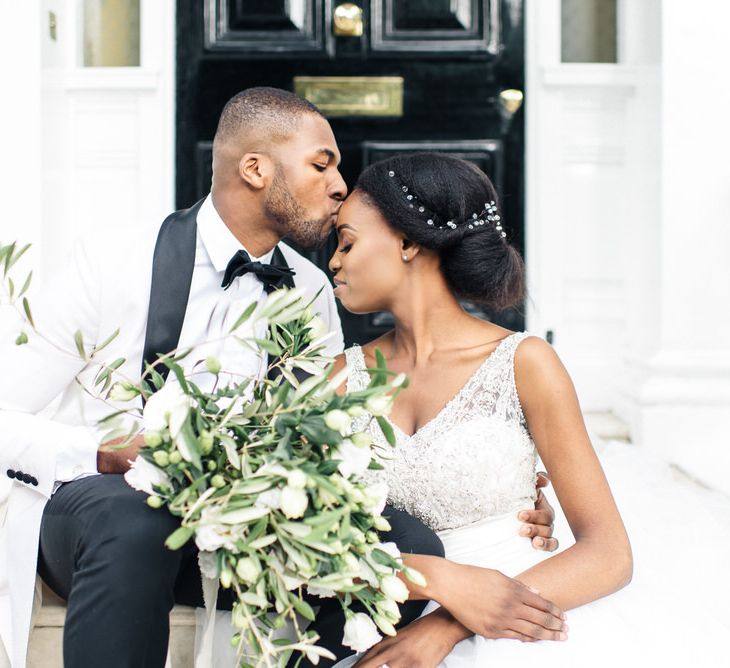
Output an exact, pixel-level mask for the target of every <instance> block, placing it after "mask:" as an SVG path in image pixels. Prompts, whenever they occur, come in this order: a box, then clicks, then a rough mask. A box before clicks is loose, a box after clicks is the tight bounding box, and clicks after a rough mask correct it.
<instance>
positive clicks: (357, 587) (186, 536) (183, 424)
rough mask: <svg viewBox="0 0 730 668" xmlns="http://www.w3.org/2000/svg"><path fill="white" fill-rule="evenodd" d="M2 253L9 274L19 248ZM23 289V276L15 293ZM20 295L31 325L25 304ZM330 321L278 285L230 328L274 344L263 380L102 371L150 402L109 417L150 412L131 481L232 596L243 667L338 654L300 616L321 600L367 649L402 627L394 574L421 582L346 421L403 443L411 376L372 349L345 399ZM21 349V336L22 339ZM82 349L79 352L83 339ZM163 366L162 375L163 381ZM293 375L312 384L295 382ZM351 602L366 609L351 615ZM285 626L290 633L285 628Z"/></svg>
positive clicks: (111, 385) (369, 455)
mask: <svg viewBox="0 0 730 668" xmlns="http://www.w3.org/2000/svg"><path fill="white" fill-rule="evenodd" d="M4 249H8V247H0V260H3V259H4V260H5V266H6V274H7V270H8V269H9V267H8V265H11V263H13V260H14V259H15V256H16V254H17V253H16V251H15V249H14V248H13V249H8V250H4ZM15 261H17V260H15ZM28 282H29V281H28ZM26 290H27V282H26V284H24V285H23V288H22V290H21V291H20V294H22V293H25V291H26ZM9 292H10V293H11V295H10V297H11V301H12V300H13V299H14V298H17V297H18V294H17V293H16V291H15V288H14V286H13V285H12V283H11V284H10V290H9ZM22 304H23V312H24V313H25V318H26V322H28V324H30V326H31V327H32V328H33V329H35V325H34V323H33V319H32V315H31V313H30V305H29V304H28V302H27V299H25V298H23V302H22ZM247 322H248V323H249V325H251V327H249V329H248V330H247V331H257V330H258V331H261V329H262V324H263V323H265V325H266V327H265V328H264V329H265V330H266V335H265V336H264V337H263V338H253V337H250V336H249V337H242V336H239V335H238V332H239V331H241V327H242V325H243V324H244V323H247ZM323 329H324V327H323V323H322V322H321V320H319V318H318V317H317V316H314V315H313V314H312V312H311V308H310V303H309V302H307V301H306V300H305V298H304V296H303V293H302V291H300V290H298V289H293V290H286V289H283V290H278V291H276V292H274V293H272V294H271V295H269V296H268V297H267V298H266V299H265V300H262V301H261V302H260V303H258V304H251V305H250V306H249V307H248V308H247V309H246V310H245V311H244V312H243V313H242V314H241V316H240V317H239V318H238V320H237V321H236V322H235V324H234V326H233V327H232V328H231V331H230V334H229V336H231V337H233V338H234V339H236V340H237V341H238V342H239V343H240V344H241V345H245V346H249V347H251V348H252V349H253V350H254V351H257V352H258V353H261V352H262V351H265V352H266V353H268V355H269V359H270V360H272V362H271V363H270V367H269V373H268V374H267V375H266V377H264V378H262V379H246V380H244V381H243V382H239V383H234V382H225V381H224V380H222V379H223V377H224V376H223V374H222V373H221V365H220V363H219V362H218V361H217V360H216V359H214V358H210V357H209V358H207V359H206V360H205V366H206V369H207V373H209V374H212V376H213V377H215V379H216V383H215V384H214V385H213V388H214V389H213V390H211V391H203V390H201V389H200V388H199V387H198V386H197V385H196V384H195V383H194V382H193V380H192V378H191V377H189V376H188V377H186V375H185V373H184V371H183V368H182V366H181V364H180V362H181V361H182V360H183V359H184V358H185V357H186V356H187V355H190V354H193V353H194V349H192V350H190V349H188V350H181V351H174V352H172V353H170V354H169V355H167V356H165V357H163V358H161V359H160V360H159V361H158V363H156V364H155V365H154V366H150V367H149V368H148V371H147V373H146V374H145V377H144V378H143V379H142V381H140V382H139V383H133V382H130V381H129V380H118V381H116V382H115V380H114V378H115V372H116V369H118V368H119V366H121V363H120V360H115V361H113V362H111V363H110V364H101V365H100V369H99V373H98V374H97V377H96V383H97V386H98V388H101V391H102V393H103V394H104V395H105V396H106V397H107V398H108V399H109V400H111V401H113V402H115V403H117V404H119V403H120V402H121V403H123V402H132V401H135V400H137V399H138V397H139V396H141V397H142V398H143V399H145V403H144V409H143V411H142V414H141V416H140V415H139V408H136V407H130V408H129V409H126V410H125V409H122V410H117V411H115V412H114V413H113V414H112V415H110V416H109V418H108V422H109V424H113V423H114V422H115V421H118V420H119V418H120V417H124V416H132V417H133V418H135V417H136V418H138V419H140V418H141V423H142V428H143V433H144V440H145V446H144V447H143V448H142V449H141V450H140V452H139V455H138V457H137V459H136V460H135V461H134V462H133V463H132V468H131V469H130V471H129V472H128V473H127V474H126V476H125V477H126V479H127V481H128V482H129V484H130V485H132V486H133V487H135V488H137V489H140V490H142V491H144V492H146V493H147V494H148V495H149V496H148V498H147V503H148V504H149V505H150V506H151V507H152V508H160V509H162V508H163V507H166V508H167V511H169V512H171V513H172V514H173V515H175V516H178V517H180V518H181V525H180V527H179V528H178V529H177V530H176V531H175V532H174V533H172V534H171V535H170V536H169V537H168V539H167V541H166V545H167V547H168V548H170V549H173V550H174V549H179V548H181V547H182V546H183V545H185V544H186V543H187V542H188V541H190V540H194V541H195V543H196V545H197V547H198V549H199V551H200V552H199V562H200V567H201V572H202V574H203V575H204V576H205V577H206V578H210V579H214V580H215V579H217V581H218V582H219V583H220V585H221V586H222V587H224V588H226V589H232V590H233V591H234V592H235V603H234V606H233V610H232V622H233V625H234V627H235V629H236V633H235V635H234V636H233V638H232V642H233V644H234V646H236V647H237V648H238V652H239V657H240V659H241V665H242V666H249V665H253V664H255V665H268V666H272V665H278V666H284V665H286V662H287V660H288V658H289V656H290V655H291V653H292V652H294V651H298V652H301V653H302V654H304V655H306V656H307V658H308V659H309V660H310V661H312V662H313V663H317V662H318V661H319V657H320V656H328V657H330V658H334V657H332V655H331V654H330V653H329V652H328V651H327V650H325V649H324V648H321V647H318V646H317V645H316V642H317V640H318V637H317V636H316V634H314V633H313V632H311V631H310V632H308V631H307V630H306V629H305V628H303V626H304V624H303V623H302V620H309V621H311V620H313V619H314V616H315V611H314V609H313V607H312V600H313V597H337V599H339V601H340V603H341V605H342V606H343V608H344V610H345V616H346V619H347V621H346V625H345V629H344V640H343V642H344V643H345V644H347V645H349V646H350V647H352V648H353V649H355V650H357V651H363V650H365V649H367V648H368V647H370V646H372V645H373V644H375V643H376V642H377V641H378V640H380V637H381V636H380V634H379V633H378V629H380V631H382V632H383V633H385V634H388V635H393V634H395V628H394V624H395V623H397V621H398V620H399V617H400V613H399V610H398V606H397V603H398V602H402V601H404V600H405V599H406V598H407V596H408V592H407V588H406V586H405V584H404V583H403V582H402V581H401V580H400V579H399V578H398V576H397V573H398V572H400V571H403V572H404V574H405V575H406V576H407V577H409V578H410V579H413V580H415V581H422V577H421V576H420V575H419V574H418V573H417V572H415V571H412V570H411V569H408V568H406V567H404V565H403V564H402V561H401V560H400V554H399V552H398V550H397V548H396V547H395V545H394V544H392V543H385V544H383V543H381V542H380V540H379V538H378V533H377V532H378V531H387V530H388V529H389V528H390V527H389V524H388V522H387V520H386V519H385V518H384V517H383V516H382V515H381V513H382V511H383V508H384V505H385V498H386V495H387V488H386V487H385V485H384V484H382V483H375V484H373V483H368V482H367V481H366V479H365V477H364V476H363V474H364V473H365V471H366V470H367V469H368V468H370V469H377V468H379V464H378V463H377V461H376V460H375V459H374V454H375V453H374V444H373V443H372V442H371V439H370V437H369V436H368V434H367V433H366V432H364V431H354V430H353V418H355V417H359V416H361V415H364V414H366V413H367V414H369V415H371V416H373V418H372V419H375V420H377V421H378V422H379V424H380V426H381V428H382V429H383V432H384V433H385V435H386V437H387V439H388V440H389V441H390V442H391V445H392V444H393V443H394V437H393V432H392V429H391V427H390V425H389V424H388V422H387V421H386V420H385V418H384V415H385V414H386V413H387V412H388V410H389V408H390V405H391V404H392V400H393V397H394V396H395V394H396V393H397V392H398V391H399V389H400V388H401V387H403V386H404V383H405V377H404V376H402V375H400V376H396V377H395V378H393V374H391V373H390V372H389V371H388V370H387V368H386V365H385V360H384V359H383V358H382V356H379V357H378V360H377V369H376V370H374V373H373V375H372V382H371V383H370V385H369V387H368V388H367V389H365V390H363V391H360V392H355V393H349V394H347V395H345V396H338V395H337V394H336V391H335V390H336V388H337V387H338V386H339V385H340V384H341V382H343V380H344V378H345V375H346V370H345V371H343V372H341V373H340V374H338V375H337V376H336V377H334V378H332V379H328V376H327V373H326V370H325V369H323V365H325V364H326V362H327V358H325V357H323V356H322V350H323V343H324V341H325V340H326V338H327V334H326V332H324V331H322V330H323ZM26 342H27V335H26V334H22V335H21V336H19V337H18V339H17V341H16V343H17V344H18V345H22V344H24V343H26ZM105 343H106V342H105ZM76 345H77V350H78V353H79V354H81V355H84V354H85V353H84V350H85V348H84V345H83V341H81V342H80V341H78V336H77V341H76ZM103 345H105V344H102V346H99V347H98V348H97V350H100V349H101V347H103ZM121 362H123V360H121ZM159 364H164V365H165V366H166V367H167V368H168V369H169V375H170V378H171V380H169V381H168V382H165V380H164V379H163V377H162V375H161V374H160V373H159V368H160V367H159V366H158V365H159ZM155 367H157V368H155ZM272 370H276V372H277V373H271V371H272ZM299 370H301V371H304V372H306V373H307V374H310V375H309V377H307V378H306V379H304V380H300V378H301V376H302V374H301V371H299ZM272 378H273V379H272ZM219 381H220V382H219ZM132 424H133V426H132V428H131V429H129V428H127V429H125V430H124V431H119V430H118V429H113V430H112V431H111V432H110V433H109V435H108V437H107V438H108V439H112V438H116V437H118V436H119V434H120V433H126V434H127V435H128V436H132V435H134V434H135V433H138V431H139V422H138V421H137V420H135V421H133V423H132ZM160 512H164V510H161V511H160ZM355 600H357V601H360V602H361V603H362V605H363V606H364V608H365V609H366V610H367V612H368V613H369V614H365V613H353V612H351V611H350V606H351V604H352V603H353V602H354V601H355ZM212 605H213V606H214V605H215V600H213V601H212ZM287 623H289V624H290V628H291V629H293V635H294V637H293V638H291V637H289V638H285V637H277V636H280V635H281V633H280V629H282V628H283V627H284V626H285V625H286V624H287Z"/></svg>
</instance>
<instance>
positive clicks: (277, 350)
mask: <svg viewBox="0 0 730 668" xmlns="http://www.w3.org/2000/svg"><path fill="white" fill-rule="evenodd" d="M254 341H255V342H256V345H257V346H259V348H261V350H265V351H266V352H267V353H269V355H274V356H276V357H278V356H280V355H281V354H282V353H283V352H284V351H283V350H282V348H281V347H280V346H278V345H276V343H274V342H273V341H271V340H269V339H254Z"/></svg>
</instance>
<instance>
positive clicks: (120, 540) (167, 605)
mask: <svg viewBox="0 0 730 668" xmlns="http://www.w3.org/2000/svg"><path fill="white" fill-rule="evenodd" d="M338 163H339V150H338V148H337V144H336V142H335V138H334V136H333V134H332V130H331V128H330V126H329V124H328V123H327V121H326V120H325V119H324V118H323V117H322V116H321V114H320V113H319V111H318V110H317V109H316V108H315V107H314V106H312V105H311V104H309V103H308V102H306V101H305V100H303V99H301V98H299V97H297V96H295V95H293V94H291V93H288V92H285V91H280V90H276V89H270V88H257V89H256V88H255V89H249V90H247V91H244V92H243V93H239V94H238V95H236V96H235V97H233V98H232V99H231V100H230V101H229V102H228V103H227V104H226V106H225V108H224V110H223V112H222V115H221V118H220V121H219V125H218V129H217V132H216V135H215V140H214V144H213V182H212V188H211V193H210V195H208V196H207V197H206V198H205V199H204V200H202V201H201V202H198V203H197V204H195V205H194V206H193V207H191V208H190V209H187V210H185V211H180V212H177V213H175V214H172V215H171V216H170V217H168V218H167V219H166V220H165V222H164V223H163V225H162V227H161V228H160V229H159V231H158V230H151V231H150V233H149V234H147V235H143V238H139V237H135V238H129V235H125V234H124V233H111V234H110V233H107V234H105V235H104V237H103V239H94V238H92V239H86V240H85V241H84V242H83V243H82V244H80V245H79V246H78V247H77V248H76V249H75V252H74V256H73V260H72V262H71V264H70V266H69V267H68V270H67V271H66V272H65V273H64V274H63V275H61V276H58V277H54V281H53V282H52V285H50V286H49V288H48V289H47V290H45V291H44V294H42V295H40V296H39V297H38V298H37V299H35V300H34V316H35V320H36V323H37V324H38V327H39V331H40V332H41V333H42V334H43V335H44V336H46V337H48V340H46V339H44V338H43V337H42V336H39V335H33V336H31V341H30V343H29V344H27V345H25V346H22V347H20V348H16V347H14V346H13V345H12V341H11V340H8V341H2V342H0V461H1V462H2V475H3V476H6V478H7V479H8V480H7V481H6V482H9V484H10V491H9V494H8V497H7V510H6V516H5V518H4V523H3V518H2V516H1V515H0V546H2V547H1V549H3V550H4V554H2V557H3V558H0V636H1V637H2V641H3V644H4V646H5V651H6V653H7V655H8V657H9V658H10V661H11V665H12V666H13V668H21V667H24V666H25V660H26V649H27V640H28V634H29V628H30V618H31V612H32V607H33V590H34V582H35V575H36V568H37V571H38V573H39V574H40V575H41V576H42V578H43V580H44V581H45V582H46V584H47V585H48V586H50V587H51V588H52V589H53V590H54V591H56V593H58V594H59V595H60V596H62V597H63V598H64V599H66V600H67V601H68V609H67V615H66V622H65V628H64V665H65V666H67V668H75V667H83V668H86V667H88V666H105V667H114V666H120V667H121V666H134V667H135V668H137V667H145V666H149V667H161V666H163V665H164V662H165V654H166V650H167V641H168V632H169V628H168V613H169V611H170V610H171V608H172V607H173V605H174V604H175V603H176V602H177V603H183V604H187V605H200V604H201V594H200V578H199V573H198V568H197V558H196V551H195V547H194V545H192V544H188V545H187V546H186V547H185V548H184V549H182V550H179V551H176V552H172V551H169V550H166V549H164V548H163V547H162V543H163V540H164V538H165V537H166V536H167V535H168V534H169V533H171V532H172V531H173V530H174V528H175V527H176V526H177V520H176V519H175V518H173V517H172V516H170V515H169V514H168V513H164V512H159V511H157V512H155V511H153V510H151V509H150V508H148V507H147V506H146V505H145V504H144V503H143V502H142V501H143V496H142V495H141V494H140V493H138V492H135V491H134V490H132V489H131V488H129V487H128V486H127V485H126V483H125V482H124V480H123V478H122V474H123V473H124V472H125V471H126V470H127V469H128V467H129V463H128V462H129V460H130V459H133V458H134V457H135V455H136V452H137V450H138V448H139V446H140V444H141V440H140V439H137V441H136V442H135V443H134V444H133V445H131V446H130V447H128V448H126V449H123V450H109V449H100V448H99V443H100V441H101V438H102V435H103V432H101V431H100V430H98V428H97V427H96V426H95V425H96V424H97V422H98V420H99V419H100V418H102V417H104V416H105V415H107V414H108V413H109V412H110V407H109V406H108V405H107V404H105V403H103V402H101V401H99V400H95V399H93V397H91V396H90V395H89V394H88V393H86V392H85V391H84V386H85V387H93V384H94V377H95V374H96V371H97V367H95V365H94V363H93V360H92V361H84V360H83V359H81V357H79V356H77V355H76V354H69V353H67V352H64V350H63V348H67V347H68V344H69V343H70V342H72V341H73V340H74V334H75V332H76V331H77V330H78V331H80V332H81V334H82V336H83V341H84V346H85V349H86V359H87V360H90V359H91V355H92V353H93V350H94V346H96V345H99V344H100V342H101V341H103V340H104V339H105V338H106V337H107V336H108V335H110V334H111V333H112V332H113V331H114V330H116V329H117V328H118V327H120V328H121V332H120V334H119V335H118V336H117V337H116V338H115V339H114V340H113V341H112V342H111V343H110V344H109V345H108V346H107V347H105V348H104V349H103V351H101V352H99V353H97V357H101V358H102V359H104V360H106V361H107V362H108V363H109V362H111V361H112V360H115V359H117V358H123V359H124V363H123V364H122V365H121V367H120V368H119V374H120V376H121V377H127V378H130V379H132V380H136V379H138V378H139V377H140V373H141V370H142V368H143V361H146V362H151V361H154V359H155V358H156V355H157V354H163V353H166V352H168V351H170V350H172V349H173V348H175V347H177V346H178V345H179V346H181V347H188V346H191V345H193V344H195V343H198V342H200V341H220V340H221V335H222V334H223V333H224V332H226V331H227V330H228V329H229V328H230V325H231V324H232V323H231V318H233V319H235V317H236V315H237V314H238V313H240V311H241V310H242V308H243V307H244V306H245V305H246V304H248V303H250V302H251V301H257V300H259V299H261V298H262V296H263V295H264V293H265V292H266V291H269V290H272V289H275V288H276V287H280V286H282V285H291V284H292V282H295V283H296V285H297V286H298V287H301V288H303V289H305V291H306V292H307V294H308V295H310V296H311V297H312V298H314V296H315V295H316V294H317V293H319V296H318V297H317V299H316V301H315V309H316V310H317V311H318V312H319V314H320V316H321V317H322V318H323V320H324V321H325V322H326V323H327V325H328V327H329V328H330V330H331V331H333V332H335V336H334V338H333V339H332V340H331V342H330V344H329V350H328V352H329V354H333V355H334V354H337V353H339V352H341V351H342V347H343V341H342V334H341V331H340V323H339V318H338V316H337V310H336V306H335V302H334V298H333V295H332V290H331V287H330V284H329V281H328V280H327V278H326V276H325V275H324V273H323V272H321V271H320V270H319V269H317V268H316V267H315V266H314V265H313V264H311V263H310V262H309V261H308V260H306V259H305V258H303V257H302V256H301V255H299V254H298V253H296V252H295V251H293V250H292V249H291V248H289V247H288V246H286V245H284V244H280V243H279V242H280V240H281V239H282V238H283V237H287V238H290V239H292V240H293V241H295V242H296V243H298V244H299V245H301V246H304V247H312V246H316V245H318V244H320V243H322V242H323V241H324V239H325V238H326V236H327V234H328V233H329V231H330V229H331V228H332V225H333V223H334V220H335V218H336V216H337V212H338V210H339V207H340V205H341V203H342V200H343V199H344V197H345V195H346V186H345V183H344V181H343V180H342V177H341V175H340V174H339V172H338V169H337V166H338ZM320 291H321V292H320ZM202 355H203V357H205V356H209V355H211V356H215V357H218V358H219V359H220V360H221V362H222V365H223V368H224V369H227V370H235V372H236V373H239V374H244V375H252V374H253V375H256V374H260V373H262V369H261V368H260V363H259V361H258V359H257V358H256V357H255V356H254V355H253V354H251V353H250V352H247V351H246V349H245V348H243V347H241V346H234V347H229V346H228V345H227V344H226V343H225V342H223V343H217V344H216V343H212V344H208V345H207V347H206V348H205V350H204V352H203V353H202ZM198 361H199V360H198V359H197V358H196V359H189V358H188V359H186V360H185V361H184V364H187V367H186V371H187V372H192V371H194V369H193V367H194V366H195V363H196V362H198ZM77 377H78V379H79V382H76V378H77ZM204 381H205V377H204V376H203V375H201V382H204ZM54 400H55V401H54ZM99 474H101V475H99ZM1 501H2V499H0V502H1ZM1 509H2V505H1V504H0V510H1ZM548 515H549V513H548ZM544 517H545V511H544V510H543V511H542V514H540V513H537V512H536V513H535V514H534V515H533V516H531V517H530V518H529V521H531V522H533V523H536V524H540V523H543V524H550V519H547V520H545V519H541V518H544ZM533 530H534V531H539V532H540V533H541V535H542V536H544V537H549V530H548V529H547V527H542V528H540V527H538V528H533ZM406 534H407V536H406V538H407V544H401V545H400V547H401V548H402V549H404V550H407V551H414V552H427V553H438V549H439V545H438V541H434V540H433V536H432V535H430V534H428V533H423V532H421V531H420V529H419V526H418V525H417V524H416V523H415V522H414V524H413V527H410V526H409V527H408V531H405V532H404V535H406ZM547 545H548V546H549V543H548V544H547ZM36 554H37V555H38V561H37V565H36ZM219 604H220V605H222V606H226V605H227V606H228V607H230V600H228V601H225V600H222V599H221V600H220V601H219ZM1 656H2V654H1V653H0V657H1Z"/></svg>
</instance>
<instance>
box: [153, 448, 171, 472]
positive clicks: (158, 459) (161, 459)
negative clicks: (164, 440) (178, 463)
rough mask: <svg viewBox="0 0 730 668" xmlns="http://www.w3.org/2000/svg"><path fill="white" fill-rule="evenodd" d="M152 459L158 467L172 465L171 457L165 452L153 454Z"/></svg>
mask: <svg viewBox="0 0 730 668" xmlns="http://www.w3.org/2000/svg"><path fill="white" fill-rule="evenodd" d="M152 459H154V460H155V464H157V466H161V467H163V468H164V467H165V466H168V465H169V464H170V456H169V455H168V454H167V453H166V452H165V451H164V450H157V451H155V452H153V453H152Z"/></svg>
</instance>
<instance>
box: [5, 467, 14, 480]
mask: <svg viewBox="0 0 730 668" xmlns="http://www.w3.org/2000/svg"><path fill="white" fill-rule="evenodd" d="M7 474H8V478H14V477H15V471H13V469H8V470H7Z"/></svg>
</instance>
